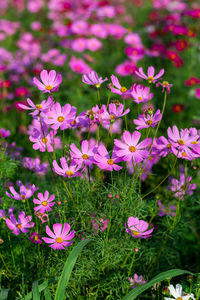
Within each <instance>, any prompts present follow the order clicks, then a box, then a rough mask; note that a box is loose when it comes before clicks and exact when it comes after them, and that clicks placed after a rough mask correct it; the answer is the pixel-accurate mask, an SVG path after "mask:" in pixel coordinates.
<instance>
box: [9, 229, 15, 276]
mask: <svg viewBox="0 0 200 300" xmlns="http://www.w3.org/2000/svg"><path fill="white" fill-rule="evenodd" d="M8 239H9V243H10V252H11V256H12V260H13V266H14V269H15V271H16V264H15V257H14V254H13V249H12V246H11V240H10V233H9V234H8Z"/></svg>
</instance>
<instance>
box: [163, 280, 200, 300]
mask: <svg viewBox="0 0 200 300" xmlns="http://www.w3.org/2000/svg"><path fill="white" fill-rule="evenodd" d="M168 289H169V292H170V294H171V295H172V296H173V298H169V297H165V300H174V299H176V300H189V299H193V300H195V298H194V295H193V294H186V293H184V292H183V290H182V285H180V284H177V285H176V289H175V288H174V286H173V285H172V284H170V286H169V287H168Z"/></svg>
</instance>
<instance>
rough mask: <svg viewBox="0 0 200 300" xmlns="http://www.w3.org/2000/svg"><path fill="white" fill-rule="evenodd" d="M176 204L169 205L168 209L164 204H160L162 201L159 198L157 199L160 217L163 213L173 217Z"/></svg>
mask: <svg viewBox="0 0 200 300" xmlns="http://www.w3.org/2000/svg"><path fill="white" fill-rule="evenodd" d="M176 209H177V207H176V205H171V206H170V207H169V209H166V207H165V205H164V204H162V202H161V201H160V200H158V211H159V212H158V215H159V216H160V217H163V216H165V215H167V216H170V217H174V216H175V214H176Z"/></svg>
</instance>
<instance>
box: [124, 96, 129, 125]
mask: <svg viewBox="0 0 200 300" xmlns="http://www.w3.org/2000/svg"><path fill="white" fill-rule="evenodd" d="M123 105H124V111H125V110H126V102H125V98H123ZM124 118H125V125H126V130H128V123H127V116H126V115H125V116H124Z"/></svg>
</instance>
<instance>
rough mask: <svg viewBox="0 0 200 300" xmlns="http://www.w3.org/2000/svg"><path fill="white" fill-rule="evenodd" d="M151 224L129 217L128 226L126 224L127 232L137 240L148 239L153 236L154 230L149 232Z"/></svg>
mask: <svg viewBox="0 0 200 300" xmlns="http://www.w3.org/2000/svg"><path fill="white" fill-rule="evenodd" d="M148 227H149V224H148V223H147V222H145V221H143V220H139V219H138V218H134V217H129V218H128V222H127V224H126V223H125V229H126V232H127V233H129V234H131V235H132V236H134V237H135V238H136V239H138V238H142V239H146V238H148V237H150V236H151V233H152V232H153V230H154V228H151V229H149V230H148Z"/></svg>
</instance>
